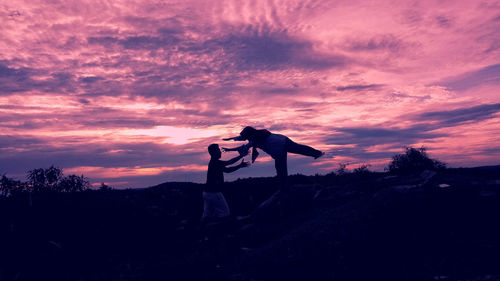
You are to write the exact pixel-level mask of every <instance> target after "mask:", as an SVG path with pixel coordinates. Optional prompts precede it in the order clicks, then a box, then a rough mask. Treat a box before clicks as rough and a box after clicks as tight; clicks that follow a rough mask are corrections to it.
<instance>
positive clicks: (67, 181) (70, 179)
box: [57, 175, 90, 192]
mask: <svg viewBox="0 0 500 281" xmlns="http://www.w3.org/2000/svg"><path fill="white" fill-rule="evenodd" d="M89 188H90V183H89V181H88V180H87V178H86V177H84V176H83V175H81V176H77V175H69V176H67V177H64V178H62V179H61V180H60V181H59V183H58V185H57V191H59V192H78V191H85V190H87V189H89Z"/></svg>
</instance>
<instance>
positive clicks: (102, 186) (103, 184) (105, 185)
mask: <svg viewBox="0 0 500 281" xmlns="http://www.w3.org/2000/svg"><path fill="white" fill-rule="evenodd" d="M112 189H113V188H112V187H111V186H109V185H107V184H105V183H103V182H101V185H100V186H99V190H100V191H109V190H112Z"/></svg>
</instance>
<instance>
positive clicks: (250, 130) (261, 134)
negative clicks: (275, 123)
mask: <svg viewBox="0 0 500 281" xmlns="http://www.w3.org/2000/svg"><path fill="white" fill-rule="evenodd" d="M269 135H271V132H269V131H268V130H265V129H262V130H257V129H255V128H254V127H250V126H246V127H245V128H244V129H243V130H242V131H241V133H240V137H239V138H240V139H239V140H249V141H255V142H261V141H264V140H265V139H266V138H267V137H269Z"/></svg>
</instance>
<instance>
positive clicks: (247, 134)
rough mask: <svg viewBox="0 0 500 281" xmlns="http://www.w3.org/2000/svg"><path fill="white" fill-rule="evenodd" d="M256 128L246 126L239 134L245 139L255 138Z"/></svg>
mask: <svg viewBox="0 0 500 281" xmlns="http://www.w3.org/2000/svg"><path fill="white" fill-rule="evenodd" d="M256 134H257V130H256V129H255V128H254V127H250V126H246V127H245V128H244V129H243V130H242V131H241V133H240V136H242V137H243V139H245V140H251V139H253V138H255V135H256Z"/></svg>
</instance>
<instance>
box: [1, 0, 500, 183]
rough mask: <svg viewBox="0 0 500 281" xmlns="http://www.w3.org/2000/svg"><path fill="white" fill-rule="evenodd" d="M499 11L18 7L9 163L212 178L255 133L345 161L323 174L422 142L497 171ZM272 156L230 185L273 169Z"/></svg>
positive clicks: (4, 136) (459, 162)
mask: <svg viewBox="0 0 500 281" xmlns="http://www.w3.org/2000/svg"><path fill="white" fill-rule="evenodd" d="M499 14H500V7H499V6H498V5H495V3H494V2H491V1H490V2H488V1H486V2H480V3H479V2H477V3H476V2H474V1H459V2H456V1H455V2H449V1H441V2H435V1H420V2H414V1H401V2H397V3H394V1H377V2H376V3H367V2H366V1H334V2H332V1H322V0H320V1H305V2H304V1H278V0H275V1H252V2H248V3H246V2H245V3H241V2H238V1H224V2H220V1H182V2H176V3H153V2H149V1H133V2H130V1H126V2H125V1H113V3H101V2H99V1H97V2H96V1H69V2H68V1H66V2H65V3H64V4H62V3H56V2H53V1H15V2H12V3H7V4H4V5H2V6H0V24H2V26H3V27H4V28H3V30H4V31H3V32H2V35H1V37H0V84H1V85H2V87H0V117H1V118H0V143H1V146H0V150H1V152H2V154H1V156H0V167H2V168H3V169H5V172H7V173H10V174H14V175H18V176H19V177H22V174H23V173H24V171H26V170H27V169H30V168H38V167H36V166H35V165H50V164H56V165H60V166H62V167H63V168H65V169H67V170H68V169H69V170H70V171H73V170H71V169H78V168H77V167H103V168H102V171H113V169H122V170H121V171H123V173H122V177H121V178H113V182H116V183H117V185H118V186H119V187H120V186H122V187H125V186H128V187H130V186H144V185H146V183H147V185H151V184H154V183H155V182H156V183H160V182H162V181H165V180H193V181H198V182H202V181H204V171H203V170H202V168H201V167H203V166H204V165H206V162H207V161H208V154H207V153H206V146H207V145H208V144H210V143H212V142H220V139H221V138H222V137H223V136H227V135H234V134H236V133H238V132H239V131H240V130H241V128H242V127H243V126H245V125H253V126H256V127H265V128H270V129H271V130H272V131H275V132H279V133H283V134H286V135H288V136H290V137H292V138H293V139H294V140H297V141H299V142H303V143H307V144H309V145H312V146H315V147H317V148H319V149H322V150H325V151H329V152H330V153H331V154H334V155H336V158H333V159H329V158H328V159H322V160H319V161H317V162H308V160H307V159H301V158H293V159H292V160H291V164H290V167H291V168H290V169H291V170H292V171H297V172H303V173H309V174H314V173H316V172H318V169H320V171H328V170H329V169H334V168H336V167H337V166H338V163H341V162H349V163H353V164H352V165H357V164H358V163H369V164H372V167H373V168H376V169H379V170H380V169H382V168H383V166H384V163H387V161H389V159H390V156H391V155H393V154H394V153H396V151H398V149H401V148H402V147H403V146H406V145H426V146H427V147H428V148H429V152H430V153H431V155H432V156H435V157H436V158H438V159H441V160H443V161H447V162H449V163H450V165H452V166H468V165H486V164H495V161H497V159H500V158H499V154H498V153H499V150H500V146H498V145H496V144H497V143H500V142H498V140H497V139H495V137H493V136H494V135H498V133H499V132H498V129H497V128H498V127H499V126H498V122H499V119H500V117H499V115H498V112H499V111H500V110H499V109H498V104H499V103H500V96H499V95H498V91H499V88H500V80H499V79H498V65H499V64H500V61H499V59H498V58H499V57H500V45H499V44H498V42H499V41H500V35H499V33H498V30H499V29H500V20H498V15H499ZM165 128H169V129H165ZM464 131H466V132H467V133H464ZM168 140H170V141H171V143H169V142H168ZM172 140H176V141H173V144H172ZM263 160H265V158H264V159H262V161H260V162H259V163H257V164H256V165H255V166H254V167H252V168H249V169H244V171H241V172H238V173H237V174H235V175H228V177H227V179H228V180H230V179H235V178H237V177H239V176H260V175H273V166H272V165H273V164H272V161H263ZM192 165H194V166H192ZM4 167H6V168H4ZM134 167H144V169H152V170H151V171H156V172H158V173H156V172H155V173H154V175H153V174H151V175H147V174H142V175H141V174H140V173H139V172H138V171H139V170H137V169H136V168H134ZM165 167H198V168H193V170H192V171H191V172H190V171H188V170H187V169H180V170H168V169H165ZM100 169H101V168H100ZM140 169H142V168H140ZM115 171H118V170H115ZM144 171H146V170H144ZM0 172H2V171H0ZM94 172H95V171H94ZM94 172H93V173H94ZM108 174H109V173H108ZM118 174H120V173H118ZM94 176H95V179H94V180H95V181H99V180H105V179H106V177H105V174H103V173H101V174H99V173H97V172H95V175H94ZM123 183H127V184H123Z"/></svg>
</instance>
